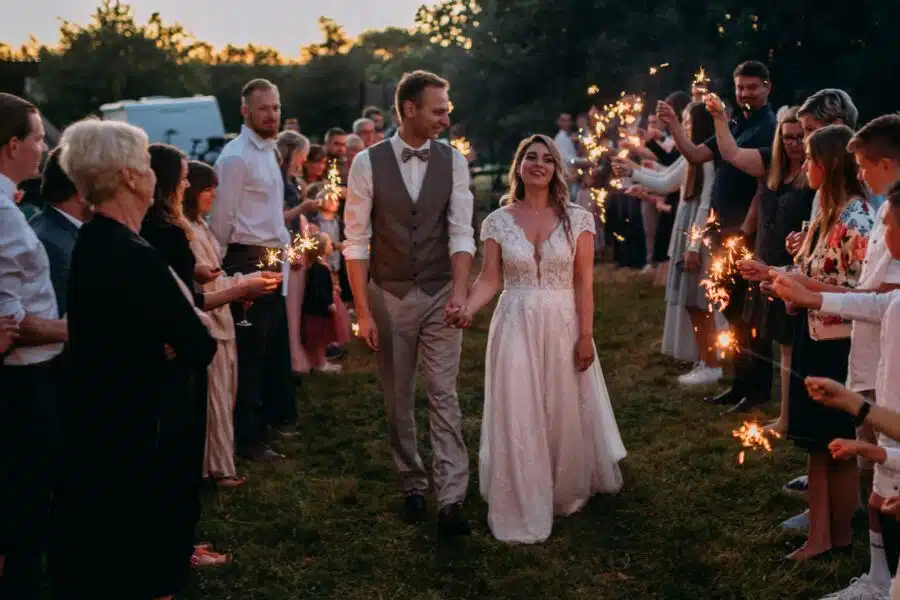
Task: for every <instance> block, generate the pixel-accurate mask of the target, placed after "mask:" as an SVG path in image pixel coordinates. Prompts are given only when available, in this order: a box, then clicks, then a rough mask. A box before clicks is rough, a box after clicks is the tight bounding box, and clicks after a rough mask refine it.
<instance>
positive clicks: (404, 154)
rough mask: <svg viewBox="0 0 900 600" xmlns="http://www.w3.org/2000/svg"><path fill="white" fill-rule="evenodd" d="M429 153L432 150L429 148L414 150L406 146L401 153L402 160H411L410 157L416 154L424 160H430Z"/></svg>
mask: <svg viewBox="0 0 900 600" xmlns="http://www.w3.org/2000/svg"><path fill="white" fill-rule="evenodd" d="M429 154H430V151H429V150H428V148H425V149H424V150H413V149H412V148H404V149H403V152H401V153H400V158H401V160H403V162H409V159H411V158H412V157H413V156H415V157H416V158H418V159H419V160H421V161H422V162H428V155H429Z"/></svg>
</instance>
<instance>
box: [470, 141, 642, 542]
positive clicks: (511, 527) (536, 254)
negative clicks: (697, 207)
mask: <svg viewBox="0 0 900 600" xmlns="http://www.w3.org/2000/svg"><path fill="white" fill-rule="evenodd" d="M510 182H511V184H510V185H511V187H510V194H509V200H510V201H509V202H508V204H507V205H506V206H503V207H501V208H500V209H498V210H496V211H494V212H493V213H491V214H490V215H489V216H488V217H487V218H486V219H485V221H484V223H483V224H482V229H481V239H482V241H483V242H484V262H483V266H482V271H481V275H480V276H479V278H478V281H477V282H476V283H475V286H474V287H473V289H472V292H471V294H470V295H469V300H468V304H467V306H466V307H464V308H463V309H462V310H461V311H460V313H459V314H457V315H456V317H455V319H456V323H457V325H459V326H462V327H467V326H469V325H470V324H471V322H472V317H473V315H474V314H475V313H476V312H478V311H479V310H480V309H482V308H483V307H484V306H486V305H487V304H488V303H489V302H490V301H491V299H493V297H494V296H495V295H496V294H497V292H499V291H501V289H502V290H503V293H502V294H501V295H500V300H499V302H498V303H497V308H496V309H495V311H494V315H493V318H492V319H491V327H490V333H489V336H488V344H487V359H486V367H485V378H484V416H483V421H482V426H481V450H480V456H479V462H480V465H479V467H480V475H479V477H480V481H481V495H482V496H483V497H484V499H485V500H486V501H487V503H488V505H489V510H488V525H489V526H490V528H491V532H492V533H493V534H494V536H495V537H496V538H497V539H498V540H502V541H507V542H523V543H534V542H541V541H544V540H546V539H547V538H548V537H549V536H550V532H551V529H552V527H553V517H554V515H563V516H565V515H570V514H572V513H574V512H576V511H578V510H580V509H581V508H582V507H583V506H584V505H585V504H586V503H587V501H588V499H589V498H590V497H591V496H592V495H593V494H595V493H615V492H618V491H619V490H620V489H621V487H622V475H621V472H620V470H619V466H618V463H619V461H621V460H622V459H623V458H624V457H625V454H626V453H625V447H624V445H623V444H622V438H621V437H620V435H619V429H618V426H617V425H616V420H615V416H614V415H613V411H612V407H611V406H610V402H609V395H608V394H607V391H606V384H605V382H604V381H603V373H602V371H601V369H600V364H599V362H598V361H597V360H596V347H595V346H594V340H593V326H594V319H593V316H594V294H593V263H594V235H595V231H594V218H593V215H592V214H591V213H589V212H588V211H587V210H585V209H583V208H581V207H579V206H577V205H575V204H571V203H569V201H568V193H567V191H566V184H565V179H564V177H563V167H562V161H561V158H560V154H559V151H558V149H557V148H556V145H555V144H554V143H553V141H552V140H550V138H548V137H546V136H543V135H534V136H531V137H529V138H527V139H526V140H524V141H523V142H522V143H521V144H520V145H519V149H518V151H517V152H516V157H515V160H514V163H513V166H512V168H511V169H510Z"/></svg>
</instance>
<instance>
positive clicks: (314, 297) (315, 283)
mask: <svg viewBox="0 0 900 600" xmlns="http://www.w3.org/2000/svg"><path fill="white" fill-rule="evenodd" d="M332 304H334V284H333V280H332V278H331V269H329V268H328V267H327V266H326V265H323V264H322V263H320V262H318V261H316V262H315V263H313V264H312V266H310V267H309V269H307V271H306V289H305V290H304V292H303V314H305V315H314V316H317V317H330V316H331V311H329V310H328V307H329V306H331V305H332Z"/></svg>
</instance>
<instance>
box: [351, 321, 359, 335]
mask: <svg viewBox="0 0 900 600" xmlns="http://www.w3.org/2000/svg"><path fill="white" fill-rule="evenodd" d="M350 330H351V331H353V335H355V336H359V323H353V324H351V325H350Z"/></svg>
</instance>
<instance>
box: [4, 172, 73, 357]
mask: <svg viewBox="0 0 900 600" xmlns="http://www.w3.org/2000/svg"><path fill="white" fill-rule="evenodd" d="M15 193H16V184H15V183H13V182H12V180H11V179H9V178H8V177H6V176H4V175H2V174H0V315H3V316H7V315H12V316H13V317H14V318H15V320H16V322H21V321H22V319H24V318H25V315H33V316H36V317H40V318H42V319H58V318H59V308H58V306H57V304H56V294H55V293H54V291H53V284H52V283H51V281H50V259H49V258H47V251H46V250H45V249H44V245H43V244H42V243H41V241H40V240H39V239H38V237H37V235H35V233H34V230H32V229H31V227H30V226H29V225H28V221H26V220H25V215H24V214H22V211H21V210H19V207H18V206H16V203H15V202H14V201H13V197H14V196H15ZM62 349H63V344H61V343H58V344H45V345H43V346H14V347H13V350H12V352H10V354H9V355H8V356H7V357H6V359H5V360H4V361H3V364H5V365H36V364H40V363H43V362H47V361H48V360H50V359H52V358H53V357H55V356H56V355H57V354H59V353H60V352H62Z"/></svg>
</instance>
